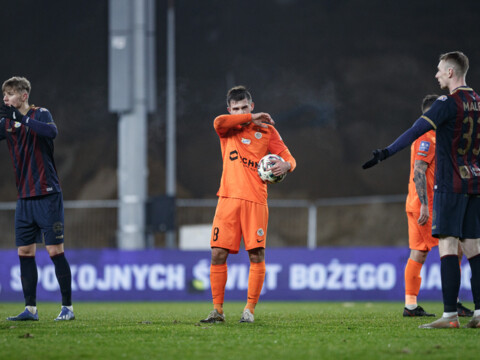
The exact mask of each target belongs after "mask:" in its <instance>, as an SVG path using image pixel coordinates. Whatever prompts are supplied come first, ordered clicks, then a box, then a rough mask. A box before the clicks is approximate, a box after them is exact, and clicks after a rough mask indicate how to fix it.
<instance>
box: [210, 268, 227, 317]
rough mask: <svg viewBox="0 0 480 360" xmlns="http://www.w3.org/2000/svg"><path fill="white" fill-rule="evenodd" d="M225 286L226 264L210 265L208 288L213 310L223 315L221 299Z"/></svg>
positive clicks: (223, 295)
mask: <svg viewBox="0 0 480 360" xmlns="http://www.w3.org/2000/svg"><path fill="white" fill-rule="evenodd" d="M226 284H227V264H226V263H225V264H222V265H210V286H211V288H212V298H213V308H214V309H216V310H217V311H218V312H219V313H220V314H223V299H224V297H225V285H226Z"/></svg>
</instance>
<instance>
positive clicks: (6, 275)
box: [0, 247, 472, 302]
mask: <svg viewBox="0 0 480 360" xmlns="http://www.w3.org/2000/svg"><path fill="white" fill-rule="evenodd" d="M66 256H67V259H68V261H69V263H70V266H71V269H72V289H73V300H74V301H196V300H204V301H210V300H211V294H210V279H209V274H210V251H181V250H163V249H151V250H141V251H121V250H115V249H103V250H67V252H66ZM408 256H409V250H408V249H405V248H394V247H384V248H318V249H315V250H308V249H304V248H281V249H278V248H277V249H267V250H266V269H267V272H266V276H265V283H264V287H263V291H262V296H261V299H262V300H289V301H357V300H361V301H385V300H386V301H403V300H404V297H405V295H404V269H405V264H406V262H407V259H408ZM36 261H37V267H38V287H37V289H38V290H37V299H38V300H39V301H56V302H58V301H60V299H61V296H60V291H59V288H58V283H57V279H56V277H55V268H54V266H53V263H52V261H51V260H50V259H49V257H48V254H47V253H46V251H45V249H43V248H40V249H38V251H37V257H36ZM227 264H228V281H227V290H226V294H225V301H230V300H245V299H246V297H247V287H248V272H249V260H248V256H247V253H246V252H245V251H244V250H243V251H241V252H240V253H239V254H236V255H230V256H229V258H228V262H227ZM461 274H462V284H461V289H460V299H461V300H462V301H471V298H472V296H471V293H470V276H471V272H470V266H469V264H468V261H467V260H466V259H465V258H464V259H463V262H462V267H461ZM422 279H423V280H422V288H421V291H420V295H419V301H422V300H438V301H441V299H442V295H441V280H440V261H439V256H438V250H437V249H434V250H433V251H431V253H430V254H429V255H428V257H427V261H426V263H425V266H423V269H422ZM0 301H23V295H22V285H21V280H20V266H19V261H18V256H17V253H16V250H3V251H0Z"/></svg>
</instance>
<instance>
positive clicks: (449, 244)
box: [438, 236, 458, 256]
mask: <svg viewBox="0 0 480 360" xmlns="http://www.w3.org/2000/svg"><path fill="white" fill-rule="evenodd" d="M438 252H439V253H440V256H446V255H458V238H456V237H452V236H449V237H445V238H440V239H439V241H438Z"/></svg>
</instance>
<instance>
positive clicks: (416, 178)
mask: <svg viewBox="0 0 480 360" xmlns="http://www.w3.org/2000/svg"><path fill="white" fill-rule="evenodd" d="M422 162H423V161H418V160H417V161H415V167H414V172H413V182H414V183H415V190H416V191H417V195H418V199H419V200H420V203H421V204H422V205H428V196H427V177H426V175H425V171H426V167H424V166H423V165H422V164H419V163H422Z"/></svg>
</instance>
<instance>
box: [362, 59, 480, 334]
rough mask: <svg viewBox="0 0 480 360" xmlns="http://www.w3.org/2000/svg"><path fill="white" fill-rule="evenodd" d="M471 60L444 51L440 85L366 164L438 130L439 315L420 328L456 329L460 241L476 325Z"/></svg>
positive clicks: (475, 133) (478, 141)
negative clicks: (411, 120) (416, 114)
mask: <svg viewBox="0 0 480 360" xmlns="http://www.w3.org/2000/svg"><path fill="white" fill-rule="evenodd" d="M468 67H469V61H468V58H467V56H466V55H465V54H463V53H462V52H460V51H454V52H449V53H445V54H442V55H441V56H440V59H439V63H438V67H437V70H438V71H437V73H436V75H435V77H436V79H437V80H438V82H439V85H440V87H441V88H442V89H448V91H449V94H448V95H444V96H440V97H439V98H438V99H437V100H436V101H435V103H434V104H433V105H432V107H431V108H430V110H428V111H427V112H426V113H425V114H423V115H422V116H421V117H420V118H419V119H418V120H417V121H416V122H415V123H414V125H413V126H412V127H411V128H410V129H408V130H407V131H405V132H404V133H403V134H402V135H401V136H400V137H399V138H398V139H397V140H395V141H394V142H393V143H392V144H391V145H389V146H388V147H387V148H384V149H377V150H375V151H374V152H373V158H372V159H371V160H369V161H367V162H366V163H365V164H363V168H364V169H367V168H369V167H372V166H374V165H376V164H378V163H379V162H380V161H382V160H385V159H386V158H388V157H390V156H392V155H394V154H395V153H397V152H398V151H400V150H402V149H403V148H405V147H407V146H408V145H410V144H411V143H412V142H413V141H414V140H415V139H417V138H418V137H420V136H421V135H422V134H424V133H426V132H427V131H429V130H432V129H435V130H436V139H437V140H436V141H437V144H436V151H435V157H436V170H435V187H434V200H433V214H432V215H433V222H432V235H433V236H436V237H438V238H439V245H438V247H439V252H440V262H441V278H442V294H443V305H444V313H443V316H442V317H441V318H440V319H438V320H436V321H434V322H432V323H429V324H424V325H421V326H420V327H421V328H428V329H431V328H434V329H435V328H449V327H453V328H458V327H459V326H460V324H459V321H458V314H457V309H456V303H457V297H458V292H459V290H460V269H459V266H458V241H459V240H460V242H461V246H462V249H463V252H464V254H465V256H466V257H467V258H468V261H469V263H470V269H471V272H472V277H471V287H472V295H473V302H474V304H475V311H474V316H473V318H472V320H470V322H469V323H468V324H467V325H466V327H469V328H480V97H479V96H478V95H477V93H476V92H475V91H474V90H473V89H472V88H470V87H468V86H467V85H466V80H465V77H466V74H467V71H468Z"/></svg>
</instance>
